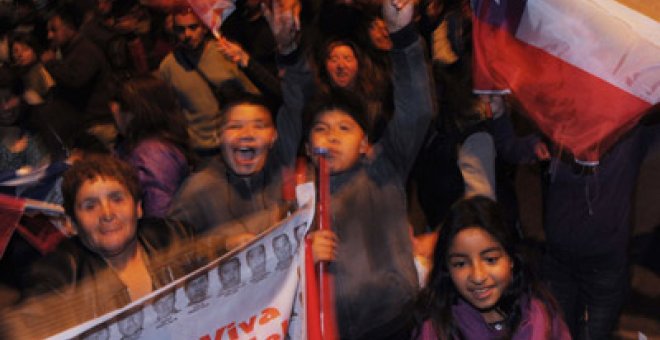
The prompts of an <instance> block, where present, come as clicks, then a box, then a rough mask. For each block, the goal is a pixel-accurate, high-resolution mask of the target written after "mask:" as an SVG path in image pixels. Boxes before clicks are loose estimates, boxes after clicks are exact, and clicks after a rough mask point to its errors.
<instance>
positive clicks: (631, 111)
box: [472, 0, 660, 161]
mask: <svg viewBox="0 0 660 340" xmlns="http://www.w3.org/2000/svg"><path fill="white" fill-rule="evenodd" d="M652 3H654V1H645V0H578V1H576V0H473V2H472V6H473V13H474V18H473V19H474V22H473V35H474V36H473V38H474V85H475V93H482V94H484V93H511V94H512V96H513V98H514V100H516V101H517V102H518V103H519V104H520V105H521V107H522V108H523V110H524V111H525V112H526V113H528V114H529V116H530V117H531V118H532V119H533V120H534V121H535V122H536V124H537V125H538V126H539V128H540V129H541V130H542V132H543V133H544V134H545V135H546V136H548V137H549V138H550V139H552V140H553V142H555V143H557V144H559V145H561V146H563V147H565V148H567V149H568V150H570V151H571V152H572V153H573V155H574V156H575V157H576V159H580V160H585V161H596V160H598V158H599V157H600V156H601V155H602V154H604V153H605V152H607V150H608V148H609V147H610V146H611V145H612V144H614V143H615V142H616V141H617V139H618V138H619V137H620V136H621V135H623V134H624V133H626V132H627V131H628V130H629V129H630V128H632V127H633V126H634V125H635V124H637V122H638V121H639V119H640V118H641V116H642V115H643V114H644V112H645V111H647V110H649V109H650V108H651V107H652V106H653V105H656V104H658V103H659V102H660V22H659V20H660V6H659V5H658V4H655V5H654V4H652Z"/></svg>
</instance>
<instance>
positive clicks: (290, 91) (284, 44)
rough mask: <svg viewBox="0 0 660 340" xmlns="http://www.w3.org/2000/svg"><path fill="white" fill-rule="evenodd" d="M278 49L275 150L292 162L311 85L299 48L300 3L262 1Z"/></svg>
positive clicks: (290, 0) (288, 0) (298, 143)
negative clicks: (279, 95)
mask: <svg viewBox="0 0 660 340" xmlns="http://www.w3.org/2000/svg"><path fill="white" fill-rule="evenodd" d="M262 10H263V12H264V17H265V18H266V21H268V24H269V25H270V28H271V30H272V31H273V35H274V36H275V41H276V43H277V49H278V53H279V56H278V66H279V68H280V69H281V70H282V71H283V73H284V76H283V78H282V85H281V86H282V106H281V107H280V109H279V111H278V114H277V132H278V135H279V139H278V143H277V152H278V154H279V155H280V156H281V157H282V160H283V161H284V162H285V164H293V161H294V160H295V157H296V154H297V152H298V146H299V145H300V141H301V139H302V111H303V107H304V105H305V102H306V99H307V98H308V97H309V93H307V92H306V90H310V89H312V88H313V82H312V75H311V72H310V70H309V67H308V65H307V63H306V60H305V58H304V57H303V53H301V48H300V19H299V15H300V3H299V2H298V0H274V1H273V2H272V6H270V7H269V6H267V5H266V4H262Z"/></svg>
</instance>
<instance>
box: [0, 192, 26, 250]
mask: <svg viewBox="0 0 660 340" xmlns="http://www.w3.org/2000/svg"><path fill="white" fill-rule="evenodd" d="M24 209H25V200H23V199H20V198H16V197H13V196H7V195H0V258H2V255H3V254H4V253H5V249H6V248H7V245H8V244H9V240H10V239H11V237H12V235H14V230H16V228H17V227H18V221H20V220H21V216H23V211H24Z"/></svg>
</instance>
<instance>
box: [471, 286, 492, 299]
mask: <svg viewBox="0 0 660 340" xmlns="http://www.w3.org/2000/svg"><path fill="white" fill-rule="evenodd" d="M492 291H493V289H492V288H491V287H484V288H479V289H472V296H473V297H474V298H475V299H477V300H485V299H487V298H488V297H490V295H491V293H492Z"/></svg>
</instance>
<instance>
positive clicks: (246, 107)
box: [169, 52, 311, 252]
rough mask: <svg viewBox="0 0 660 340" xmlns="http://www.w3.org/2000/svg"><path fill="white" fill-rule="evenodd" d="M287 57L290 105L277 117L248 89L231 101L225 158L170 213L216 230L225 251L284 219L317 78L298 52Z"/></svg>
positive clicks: (225, 113)
mask: <svg viewBox="0 0 660 340" xmlns="http://www.w3.org/2000/svg"><path fill="white" fill-rule="evenodd" d="M287 58H288V59H287ZM287 58H285V59H282V60H281V66H283V67H285V68H286V73H285V76H284V79H283V84H282V87H283V92H284V96H283V99H284V105H283V106H282V107H281V108H280V110H279V111H278V113H277V122H275V120H274V119H273V117H272V113H271V112H270V110H269V109H268V105H267V103H266V102H265V100H264V99H263V98H262V97H259V96H255V95H251V94H244V95H242V96H240V97H238V98H236V99H234V100H233V101H231V102H229V103H227V104H226V105H225V106H224V107H223V109H222V112H221V121H220V151H221V153H220V157H217V158H215V159H213V160H212V161H210V162H209V164H208V165H207V166H206V167H205V168H203V169H202V170H200V171H199V172H196V173H194V174H193V175H191V176H190V177H189V178H188V179H187V180H186V181H185V182H184V183H183V184H182V185H181V188H180V189H179V192H178V193H177V195H176V197H175V198H174V199H173V201H172V205H171V207H170V212H169V216H170V217H172V218H174V219H179V220H182V221H185V222H186V223H188V224H189V225H191V226H193V227H194V228H195V231H196V233H199V234H209V235H211V236H212V238H213V240H214V241H212V242H213V244H214V245H216V246H217V247H218V248H219V250H220V251H221V252H222V251H223V250H229V249H232V248H234V247H236V246H238V245H240V244H242V243H244V242H246V241H248V240H250V239H252V238H253V237H254V236H255V235H257V234H258V233H260V232H261V231H263V230H265V229H266V228H268V227H270V226H272V225H274V224H275V223H276V222H278V221H279V219H280V218H281V207H282V205H283V200H282V178H283V170H284V169H285V168H287V167H289V166H290V165H291V164H293V161H294V160H295V156H296V153H297V150H298V145H299V143H300V140H301V138H302V119H301V117H300V116H301V112H302V105H303V97H304V96H303V88H305V87H306V84H310V83H311V77H310V76H309V72H308V71H307V68H306V67H304V66H303V65H304V61H303V60H302V58H300V57H299V55H297V53H296V52H294V53H292V55H289V56H288V57H287ZM307 87H309V86H307Z"/></svg>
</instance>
